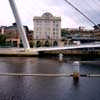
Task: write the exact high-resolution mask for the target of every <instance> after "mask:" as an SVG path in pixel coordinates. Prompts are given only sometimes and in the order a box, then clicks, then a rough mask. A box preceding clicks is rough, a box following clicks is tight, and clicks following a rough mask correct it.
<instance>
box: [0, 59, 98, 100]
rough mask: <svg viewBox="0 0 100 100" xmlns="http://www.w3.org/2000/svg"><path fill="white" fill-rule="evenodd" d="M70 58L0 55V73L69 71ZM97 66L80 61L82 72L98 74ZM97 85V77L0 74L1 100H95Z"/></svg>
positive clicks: (70, 70)
mask: <svg viewBox="0 0 100 100" xmlns="http://www.w3.org/2000/svg"><path fill="white" fill-rule="evenodd" d="M75 60H76V59H75ZM73 61H74V60H69V59H68V60H66V61H65V62H62V63H59V61H57V60H54V59H43V58H42V59H41V58H20V57H18V58H15V57H13V58H9V57H8V58H0V73H3V72H4V73H5V72H6V73H8V72H10V73H12V72H16V73H69V72H72V71H73V70H72V68H73ZM78 61H80V60H78ZM99 69H100V67H99V66H98V67H95V66H94V65H93V66H92V65H90V64H88V63H85V64H83V63H82V62H80V72H81V73H85V72H90V73H91V72H93V73H100V70H99ZM99 85H100V78H86V77H85V78H84V77H80V79H79V80H73V78H72V77H32V76H16V77H15V76H13V77H11V76H9V77H8V76H0V100H10V99H11V100H98V98H100V95H99V94H100V89H99ZM2 98H3V99H2ZM8 98H10V99H8Z"/></svg>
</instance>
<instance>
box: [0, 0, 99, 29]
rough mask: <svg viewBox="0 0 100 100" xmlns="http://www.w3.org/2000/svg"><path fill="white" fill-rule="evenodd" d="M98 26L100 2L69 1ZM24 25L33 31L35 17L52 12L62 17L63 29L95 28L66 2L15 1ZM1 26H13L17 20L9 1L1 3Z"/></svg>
mask: <svg viewBox="0 0 100 100" xmlns="http://www.w3.org/2000/svg"><path fill="white" fill-rule="evenodd" d="M69 1H70V2H71V3H72V4H74V5H75V6H76V7H77V8H79V9H80V10H81V11H82V12H84V13H85V14H86V15H87V16H89V18H91V19H92V20H93V21H94V22H95V23H96V24H98V23H99V22H100V17H99V16H100V14H99V12H100V7H99V6H100V0H84V2H83V0H69ZM15 2H16V4H17V7H18V11H19V14H20V17H21V20H22V23H23V24H24V25H28V26H29V28H30V29H33V17H34V16H41V15H42V14H43V13H45V12H50V13H52V14H53V15H54V16H61V18H62V27H78V26H85V27H91V26H93V25H92V24H91V23H90V22H89V21H88V20H87V19H85V18H84V17H83V16H81V15H80V14H79V13H78V12H77V11H75V9H73V8H72V7H71V6H70V5H68V4H67V3H66V2H65V1H64V0H15ZM0 13H1V15H0V25H11V24H12V23H13V22H14V21H15V20H14V17H13V14H12V11H11V8H10V6H9V2H8V0H2V2H1V3H0Z"/></svg>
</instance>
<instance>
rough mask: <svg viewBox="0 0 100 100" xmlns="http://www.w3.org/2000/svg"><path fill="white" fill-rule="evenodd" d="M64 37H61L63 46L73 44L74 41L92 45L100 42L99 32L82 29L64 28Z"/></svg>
mask: <svg viewBox="0 0 100 100" xmlns="http://www.w3.org/2000/svg"><path fill="white" fill-rule="evenodd" d="M63 30H65V31H66V34H67V35H66V36H65V37H63V40H64V41H63V44H65V45H66V44H73V43H74V42H75V41H80V43H92V42H95V41H100V30H95V29H91V30H88V29H85V28H84V27H79V28H64V29H63Z"/></svg>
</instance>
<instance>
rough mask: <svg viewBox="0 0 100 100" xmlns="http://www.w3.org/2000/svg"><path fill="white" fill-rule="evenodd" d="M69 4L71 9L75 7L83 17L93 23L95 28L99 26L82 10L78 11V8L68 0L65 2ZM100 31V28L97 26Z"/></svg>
mask: <svg viewBox="0 0 100 100" xmlns="http://www.w3.org/2000/svg"><path fill="white" fill-rule="evenodd" d="M64 1H65V2H66V3H67V4H69V5H70V6H71V7H73V8H74V9H75V10H76V11H77V12H79V13H80V14H81V15H82V16H84V17H85V18H86V19H87V20H88V21H89V22H91V23H92V24H93V25H94V26H97V24H96V23H95V22H94V21H92V20H91V19H90V18H89V17H88V16H87V15H85V14H84V13H83V12H82V11H81V10H80V9H78V8H77V7H75V6H74V5H73V4H72V3H71V2H69V1H68V0H64ZM97 27H98V28H99V30H100V27H99V26H97Z"/></svg>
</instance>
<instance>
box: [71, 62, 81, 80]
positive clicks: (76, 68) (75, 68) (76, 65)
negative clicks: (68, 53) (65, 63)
mask: <svg viewBox="0 0 100 100" xmlns="http://www.w3.org/2000/svg"><path fill="white" fill-rule="evenodd" d="M79 77H80V63H79V61H74V62H73V79H74V80H78V79H79Z"/></svg>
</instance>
